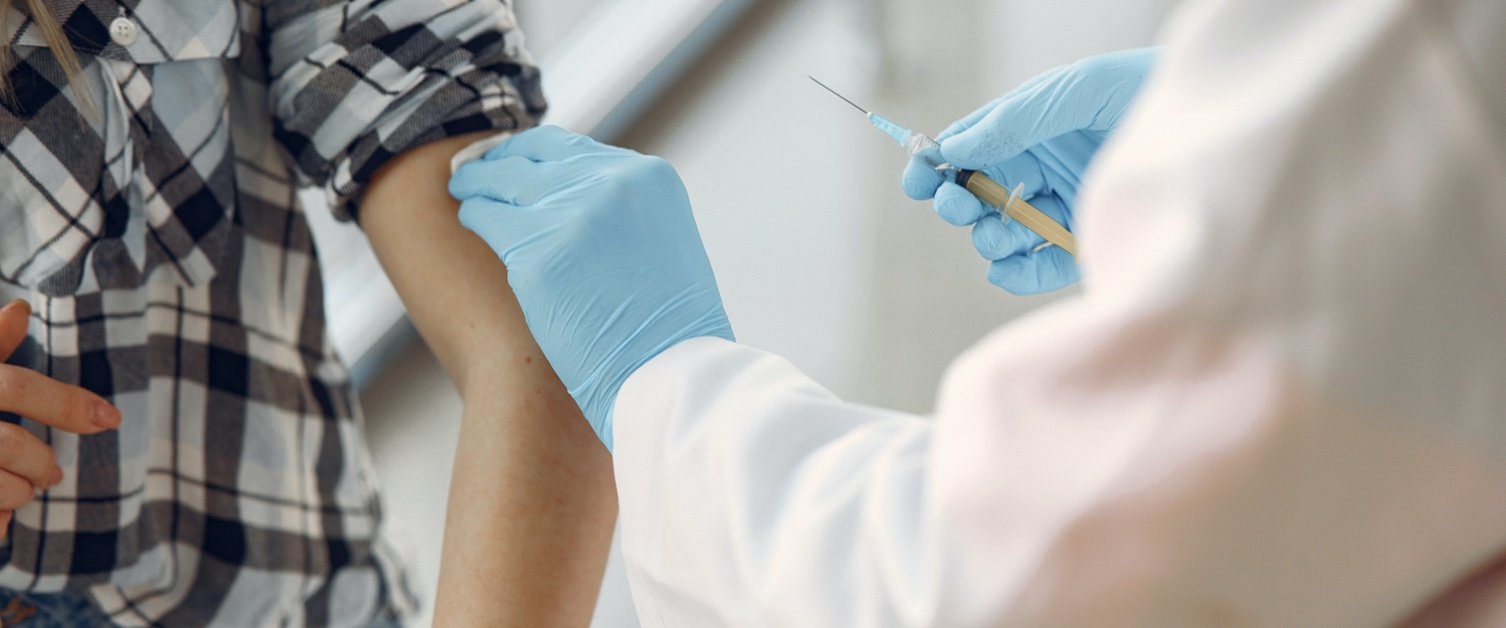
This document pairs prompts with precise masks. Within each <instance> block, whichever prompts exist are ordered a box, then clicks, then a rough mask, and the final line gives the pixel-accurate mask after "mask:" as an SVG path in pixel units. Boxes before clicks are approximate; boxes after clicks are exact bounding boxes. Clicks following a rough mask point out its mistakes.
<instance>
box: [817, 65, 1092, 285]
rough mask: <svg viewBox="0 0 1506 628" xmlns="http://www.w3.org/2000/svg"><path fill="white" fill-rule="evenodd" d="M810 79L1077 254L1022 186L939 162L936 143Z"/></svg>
mask: <svg viewBox="0 0 1506 628" xmlns="http://www.w3.org/2000/svg"><path fill="white" fill-rule="evenodd" d="M809 78H810V80H812V81H815V82H816V84H817V85H820V86H821V87H824V88H826V91H829V92H831V93H832V94H833V95H835V96H836V97H837V98H841V99H842V100H843V101H845V102H846V103H847V104H849V105H852V106H853V107H856V108H857V109H858V111H862V112H863V114H864V115H865V116H867V117H868V121H869V122H871V123H873V126H874V127H875V128H877V129H878V130H880V131H883V132H884V133H885V134H886V135H888V136H889V137H892V138H894V141H896V142H898V143H899V145H900V146H902V147H904V149H905V152H907V153H909V155H910V157H912V158H914V159H917V160H919V161H921V162H922V163H925V164H926V165H928V166H930V167H932V168H935V169H936V170H938V171H942V172H955V173H956V183H957V185H960V186H962V187H964V188H966V189H967V191H969V192H972V193H973V195H974V196H977V197H978V198H979V199H982V200H983V202H985V203H988V204H989V205H992V206H994V207H997V208H998V209H999V212H1000V213H1002V214H1004V215H1005V216H1008V217H1010V218H1012V219H1014V220H1016V221H1018V222H1019V223H1020V224H1021V225H1023V226H1024V227H1026V228H1027V229H1030V230H1031V231H1033V232H1035V233H1036V234H1037V235H1039V236H1041V237H1042V238H1045V239H1046V241H1047V242H1050V243H1051V244H1054V245H1056V246H1059V247H1061V248H1062V250H1065V251H1066V252H1067V253H1069V254H1071V255H1072V256H1074V257H1075V256H1076V255H1077V239H1076V238H1075V237H1073V235H1072V232H1070V231H1067V228H1066V227H1063V226H1062V225H1061V224H1060V223H1058V222H1056V221H1055V220H1052V219H1051V217H1050V216H1047V215H1046V214H1045V212H1042V211H1041V210H1039V209H1036V208H1035V206H1033V205H1031V204H1030V203H1028V202H1026V201H1025V200H1024V199H1022V198H1020V193H1021V192H1022V191H1023V190H1024V188H1025V186H1024V184H1023V183H1021V184H1018V185H1016V186H1015V188H1014V190H1013V191H1011V190H1009V189H1008V188H1005V187H1004V186H1003V185H1000V184H999V183H998V182H996V181H994V180H993V179H990V178H988V175H985V174H983V173H981V172H977V171H975V170H964V169H959V168H954V167H952V166H951V165H949V164H947V163H946V162H945V160H943V159H942V157H941V147H940V145H938V144H937V143H936V140H933V139H931V138H930V137H928V136H926V134H924V133H919V132H916V131H911V130H909V129H906V128H904V127H901V126H899V125H898V124H895V123H893V122H890V121H889V120H888V119H887V118H885V117H883V116H881V115H879V114H876V113H873V112H871V111H868V110H867V109H864V108H862V107H860V106H858V104H857V103H854V102H852V101H851V100H848V99H847V97H846V96H843V95H841V94H838V93H837V91H836V90H834V89H832V88H830V87H827V86H826V84H825V83H822V82H821V81H817V80H816V78H815V77H809Z"/></svg>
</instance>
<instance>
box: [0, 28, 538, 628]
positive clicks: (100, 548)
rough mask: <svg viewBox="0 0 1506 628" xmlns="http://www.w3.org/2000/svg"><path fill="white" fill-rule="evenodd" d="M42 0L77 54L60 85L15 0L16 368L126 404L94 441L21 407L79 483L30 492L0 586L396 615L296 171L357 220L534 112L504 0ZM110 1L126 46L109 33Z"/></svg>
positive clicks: (405, 604) (9, 214)
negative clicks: (30, 310) (363, 204)
mask: <svg viewBox="0 0 1506 628" xmlns="http://www.w3.org/2000/svg"><path fill="white" fill-rule="evenodd" d="M15 4H22V3H20V2H15ZM48 4H49V5H51V6H52V7H53V8H54V10H55V11H56V12H57V13H58V15H60V16H63V17H64V18H65V19H66V25H65V28H66V29H67V31H68V33H69V37H70V39H71V40H72V43H73V44H74V46H75V48H76V49H77V50H78V52H79V53H80V54H81V55H82V59H81V60H82V61H83V63H84V70H83V74H82V76H81V77H80V78H79V79H78V80H75V81H74V82H73V83H72V85H67V87H68V88H69V89H65V84H66V83H67V81H66V80H65V78H64V74H63V72H62V70H61V69H60V67H59V65H58V64H57V62H56V60H55V58H54V57H53V55H52V53H51V51H49V50H48V49H47V48H46V47H45V43H44V42H43V40H42V38H41V36H40V33H38V32H37V29H36V28H35V27H34V25H33V24H32V23H31V22H30V21H29V19H27V18H26V17H25V16H24V15H23V14H22V13H21V12H17V13H14V14H13V15H12V16H11V20H10V31H9V32H7V33H6V35H7V36H8V37H9V41H10V42H11V45H12V46H13V50H14V51H15V53H16V54H15V56H16V58H17V63H16V65H15V66H14V67H13V68H11V69H10V71H9V76H10V82H11V85H12V88H13V90H14V99H13V102H11V103H9V105H8V106H9V108H10V111H11V114H12V115H10V116H7V117H6V119H4V120H0V154H3V159H0V298H3V299H7V300H8V299H10V298H14V297H25V298H28V299H30V300H31V301H32V304H33V306H34V309H35V312H36V314H35V320H34V321H33V324H32V325H31V328H30V337H29V339H28V341H27V342H26V343H25V344H24V346H23V347H22V348H21V349H20V350H19V351H18V352H17V353H16V355H15V356H13V357H12V359H11V362H12V363H16V364H22V365H25V366H27V367H30V368H34V369H36V370H38V371H41V372H42V373H44V374H46V375H48V376H50V377H52V378H53V379H57V380H60V381H63V382H67V383H70V384H77V385H80V386H83V387H84V388H88V389H90V390H93V391H95V392H97V393H99V394H101V395H104V396H105V397H106V398H108V399H110V400H111V401H112V402H114V403H115V404H116V405H117V406H119V407H120V408H121V410H122V411H123V412H124V415H125V423H124V425H123V426H122V427H121V429H119V430H118V431H111V432H106V433H102V434H97V435H93V436H78V435H75V434H70V433H66V432H62V431H60V430H54V429H50V428H48V427H46V426H43V425H40V424H37V423H34V422H32V421H29V420H26V419H24V418H18V417H14V416H7V417H3V418H5V419H6V420H11V421H19V422H20V423H21V424H22V425H24V426H26V427H27V428H29V429H30V430H32V432H33V433H35V434H36V435H37V436H38V437H39V438H41V439H42V440H43V441H45V442H46V443H48V444H49V445H51V446H52V447H53V448H54V449H55V450H56V451H57V454H58V461H59V463H60V464H61V466H62V467H63V469H64V473H65V476H66V479H65V480H64V482H63V483H62V484H61V485H59V486H57V487H55V488H53V489H51V490H49V491H46V492H45V493H43V494H41V495H40V496H39V497H38V498H37V499H36V500H35V501H33V502H32V503H31V504H29V505H27V506H26V507H24V508H22V509H20V510H18V511H16V513H15V518H14V521H13V523H12V524H11V528H10V530H9V534H8V536H7V538H6V543H5V544H4V545H3V546H0V587H3V588H10V589H24V590H31V591H59V590H73V591H81V592H84V593H86V594H87V595H88V596H89V598H90V599H91V600H92V601H93V602H94V603H95V604H96V605H97V606H98V607H99V608H100V609H101V610H102V611H103V612H104V613H107V614H108V615H109V616H110V617H111V619H112V620H113V621H115V622H116V623H118V624H123V625H153V624H158V625H173V626H192V625H211V624H212V625H236V626H250V625H255V626H261V625H272V624H287V625H361V624H364V623H367V622H369V621H371V620H372V618H373V617H377V616H379V615H382V614H390V613H403V612H405V611H406V610H407V609H408V608H410V607H411V599H410V597H409V594H408V591H407V588H406V585H405V582H404V579H403V578H402V576H401V571H400V569H399V567H400V566H399V565H398V564H397V561H395V560H394V558H393V555H392V552H391V549H390V546H389V545H388V544H387V543H386V542H384V541H383V540H382V538H383V537H382V534H383V529H384V528H383V525H382V517H381V508H380V505H379V503H378V499H377V486H376V478H375V477H374V476H373V473H372V471H371V467H370V464H369V461H368V455H367V452H366V447H365V443H364V442H363V438H362V434H361V424H360V420H359V411H358V409H357V407H356V397H355V394H354V392H353V390H352V388H351V386H350V383H349V381H348V379H347V376H346V371H345V369H344V367H342V366H341V364H340V362H339V361H338V360H337V359H336V357H335V356H334V355H333V353H332V351H331V348H330V344H329V341H328V338H327V336H326V334H325V329H324V303H323V296H322V286H321V280H320V275H319V267H318V264H317V262H316V259H315V254H314V247H313V243H312V241H311V239H310V235H309V228H308V225H307V224H306V222H305V220H304V216H303V214H302V211H301V210H300V208H299V207H298V206H297V202H296V195H295V189H296V188H297V187H298V186H301V185H317V186H322V187H323V188H324V189H325V190H326V191H327V193H328V196H329V198H330V200H331V202H332V205H333V207H334V208H335V211H336V212H337V213H339V214H341V215H342V216H346V217H349V216H353V215H354V212H355V209H356V207H357V205H358V203H359V199H360V195H361V191H362V187H363V185H364V184H365V183H367V182H368V180H369V179H370V178H371V177H372V174H373V173H374V172H375V171H376V170H377V169H378V168H379V167H380V166H381V165H382V164H383V163H385V162H386V161H388V160H389V159H390V158H392V157H393V156H395V155H397V154H399V153H401V152H403V151H404V150H407V149H409V148H411V147H413V146H416V145H418V144H421V143H423V142H427V141H430V140H434V139H437V138H440V137H444V136H448V135H455V134H460V133H466V132H472V131H479V130H487V129H516V128H522V127H527V126H531V125H532V124H533V123H534V120H535V119H536V118H537V116H539V115H540V114H541V113H542V111H543V108H544V102H543V100H542V98H541V96H540V94H539V87H538V73H537V71H536V69H535V68H534V67H532V65H531V62H530V61H529V58H528V56H527V54H526V52H524V50H523V49H522V46H521V43H522V42H521V39H522V38H521V35H520V34H519V33H518V31H517V29H516V26H515V23H514V20H513V15H512V10H511V7H510V0H348V1H340V0H239V1H236V0H118V1H117V0H86V1H81V0H49V2H48ZM119 17H124V18H126V19H128V20H130V21H131V24H132V25H134V26H135V27H136V29H137V31H136V32H137V33H138V37H137V38H136V39H135V41H134V42H130V41H122V42H121V43H117V42H116V41H112V39H111V36H110V32H109V30H108V28H109V25H110V23H111V21H112V20H115V19H117V18H119ZM121 39H122V40H128V39H129V38H128V37H123V38H121ZM122 43H126V44H129V45H122ZM80 97H82V98H84V99H87V105H81V104H80V103H81V102H83V101H81V98H80Z"/></svg>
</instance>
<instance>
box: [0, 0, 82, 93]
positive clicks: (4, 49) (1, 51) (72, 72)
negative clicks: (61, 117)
mask: <svg viewBox="0 0 1506 628" xmlns="http://www.w3.org/2000/svg"><path fill="white" fill-rule="evenodd" d="M13 1H14V0H0V33H5V32H7V31H8V30H9V26H10V24H8V23H7V22H9V21H10V13H11V12H10V9H11V3H12V2H13ZM22 2H25V3H26V11H27V12H28V13H30V14H31V20H32V21H33V22H35V23H36V27H37V30H40V31H42V38H43V39H45V40H46V41H47V47H48V48H49V49H51V50H52V56H53V57H54V58H56V59H57V62H58V65H60V66H62V67H63V73H64V74H65V75H67V77H68V82H69V83H70V84H72V83H73V81H74V79H76V78H78V76H79V75H80V74H82V73H83V71H84V67H83V65H82V64H81V63H79V60H78V55H77V54H74V52H73V45H72V44H71V43H69V42H68V36H67V35H66V34H64V33H63V24H62V22H60V21H58V16H56V15H54V14H53V13H52V9H51V8H49V7H48V6H47V2H46V0H22ZM15 61H16V60H15V51H14V50H12V49H11V47H10V46H9V45H0V99H3V100H4V101H5V102H7V103H12V104H13V103H15V93H13V92H12V91H11V88H12V86H11V84H10V70H11V68H12V67H14V64H15ZM74 95H75V97H77V98H79V99H80V101H79V105H80V106H81V108H82V109H84V110H86V111H87V110H88V109H89V103H88V102H86V101H85V100H84V99H85V98H87V96H86V95H85V94H84V92H82V91H78V90H75V91H74Z"/></svg>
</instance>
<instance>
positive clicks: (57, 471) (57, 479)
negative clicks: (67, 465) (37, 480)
mask: <svg viewBox="0 0 1506 628" xmlns="http://www.w3.org/2000/svg"><path fill="white" fill-rule="evenodd" d="M62 481H63V468H62V467H59V466H57V465H53V467H52V479H51V480H49V481H48V482H47V486H57V485H58V484H59V483H61V482H62Z"/></svg>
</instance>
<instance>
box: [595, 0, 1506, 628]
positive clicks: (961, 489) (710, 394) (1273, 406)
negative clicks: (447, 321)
mask: <svg viewBox="0 0 1506 628" xmlns="http://www.w3.org/2000/svg"><path fill="white" fill-rule="evenodd" d="M1500 6H1501V5H1500V3H1499V2H1498V1H1497V0H1454V1H1452V2H1432V1H1424V0H1413V1H1408V0H1380V1H1376V0H1328V1H1323V2H1313V1H1311V0H1205V1H1202V2H1192V3H1189V4H1188V5H1186V6H1185V8H1184V9H1183V10H1182V11H1181V12H1180V13H1179V15H1178V17H1176V18H1175V19H1174V21H1173V22H1172V24H1171V25H1170V26H1169V27H1168V31H1167V36H1166V39H1167V44H1168V49H1167V50H1168V52H1167V58H1166V59H1165V60H1164V63H1163V64H1162V67H1161V68H1159V69H1158V71H1157V74H1156V76H1155V77H1153V79H1152V80H1151V82H1150V84H1148V85H1147V87H1146V91H1145V93H1144V94H1142V96H1141V102H1140V103H1139V104H1138V105H1137V109H1136V111H1135V112H1134V113H1133V114H1132V115H1131V117H1130V118H1129V120H1128V121H1127V123H1126V126H1125V127H1124V128H1123V129H1121V131H1120V132H1119V134H1118V136H1117V137H1116V139H1115V141H1114V142H1113V143H1112V144H1111V145H1110V146H1109V147H1106V148H1105V152H1104V154H1103V155H1102V156H1101V157H1100V159H1099V162H1098V163H1097V164H1096V165H1095V171H1094V172H1093V173H1090V175H1089V178H1088V184H1087V187H1086V189H1085V190H1084V193H1083V196H1082V198H1081V205H1080V207H1079V214H1080V220H1079V223H1078V224H1079V227H1078V230H1079V238H1080V242H1081V245H1082V250H1083V254H1082V257H1081V260H1080V262H1081V263H1082V265H1083V276H1084V284H1085V290H1084V295H1083V296H1082V297H1081V298H1078V299H1074V300H1070V301H1067V302H1064V303H1061V304H1059V305H1057V306H1053V307H1051V308H1047V309H1045V310H1043V311H1040V312H1037V313H1036V314H1034V315H1032V316H1030V317H1027V318H1026V319H1024V320H1020V321H1016V322H1014V323H1012V324H1010V325H1007V326H1005V327H1004V328H1002V329H1000V330H998V331H997V332H995V333H994V334H992V335H990V336H989V337H987V338H985V339H983V340H982V341H981V342H980V343H979V344H978V345H977V346H975V347H973V348H972V349H970V350H969V351H968V352H967V353H965V354H964V355H962V356H960V357H959V358H958V359H957V361H956V362H955V363H954V364H953V365H952V366H951V368H950V369H949V370H948V373H947V375H946V377H945V379H944V381H943V382H942V386H941V391H940V394H939V397H938V405H937V408H936V416H935V418H934V420H927V419H921V418H917V417H911V416H905V415H901V414H895V413H892V412H886V411H883V410H878V409H872V408H864V407H859V406H854V405H849V404H845V403H843V402H841V401H840V400H838V399H836V398H835V397H834V396H832V395H831V394H830V393H828V392H826V391H824V390H823V389H821V388H820V387H819V386H818V385H816V384H815V383H813V382H811V381H810V380H809V379H807V378H805V377H804V376H803V375H801V374H800V373H798V372H797V371H796V370H795V369H794V368H793V367H791V366H790V365H789V364H787V363H785V362H784V361H782V360H780V359H779V358H777V357H773V356H770V355H767V354H765V353H762V352H760V351H757V350H755V349H751V348H747V347H742V346H738V345H735V344H732V343H728V342H724V341H720V340H709V339H701V340H695V341H691V342H687V343H683V344H682V345H680V346H677V347H675V348H673V349H671V350H670V351H668V352H666V353H664V354H663V355H661V356H659V357H657V358H655V359H654V360H652V361H651V362H649V364H648V365H646V366H645V367H644V368H643V369H641V370H640V371H639V372H638V373H635V374H634V375H633V376H632V377H631V378H630V379H629V380H628V381H627V383H626V384H625V385H624V387H623V390H622V393H621V396H620V397H619V399H618V402H617V405H616V408H615V414H614V424H615V439H616V443H617V447H616V450H615V456H616V461H615V466H616V474H617V482H618V491H619V499H620V503H621V513H622V519H621V521H622V529H623V547H624V553H625V555H626V557H627V561H628V563H629V577H630V580H631V583H632V586H633V591H634V598H635V601H636V602H637V603H638V605H639V612H640V617H641V618H642V619H643V621H644V624H645V625H648V626H718V625H732V626H929V625H942V626H974V625H979V626H981V625H990V626H997V625H1030V626H1079V625H1089V626H1096V625H1116V626H1119V625H1139V626H1173V625H1241V626H1243V625H1250V626H1373V625H1393V624H1398V623H1405V622H1413V623H1417V624H1419V625H1422V624H1426V623H1427V622H1437V624H1435V625H1478V626H1492V625H1497V626H1498V625H1506V553H1503V552H1506V420H1503V419H1502V417H1506V386H1503V385H1502V382H1506V333H1502V332H1501V324H1502V323H1501V321H1506V280H1503V273H1506V270H1503V269H1506V108H1503V107H1502V101H1501V100H1500V98H1501V95H1502V94H1506V90H1503V89H1502V87H1503V84H1506V83H1503V80H1502V79H1503V77H1506V58H1502V56H1501V55H1499V54H1497V53H1498V52H1499V51H1500V50H1501V47H1500V46H1499V42H1500V38H1501V37H1502V36H1503V34H1506V11H1502V10H1500V9H1499V7H1500ZM1492 51H1494V52H1492Z"/></svg>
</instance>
